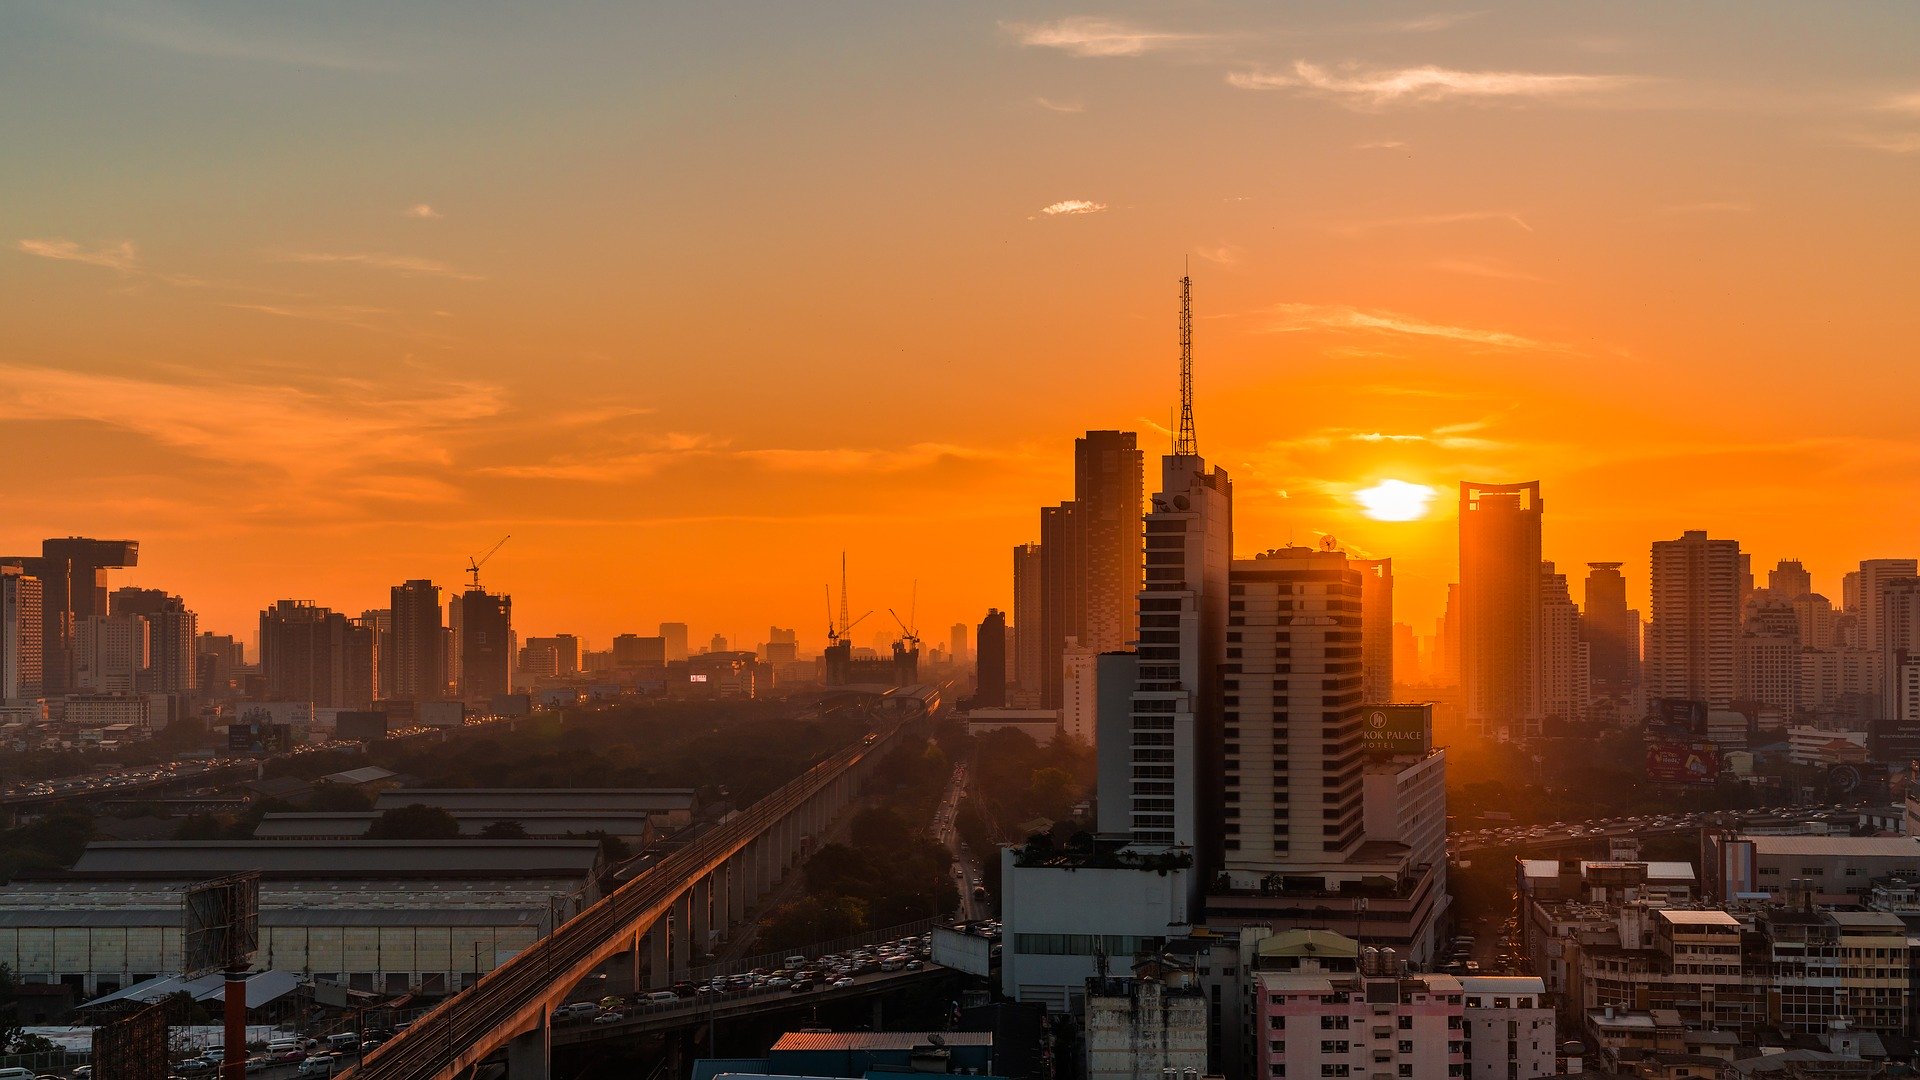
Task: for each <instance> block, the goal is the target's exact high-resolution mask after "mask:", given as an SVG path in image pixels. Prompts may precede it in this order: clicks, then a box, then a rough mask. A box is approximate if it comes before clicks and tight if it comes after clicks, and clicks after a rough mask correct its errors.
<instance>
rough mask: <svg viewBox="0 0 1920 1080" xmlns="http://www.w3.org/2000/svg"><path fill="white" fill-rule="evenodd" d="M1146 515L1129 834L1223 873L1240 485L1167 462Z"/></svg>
mask: <svg viewBox="0 0 1920 1080" xmlns="http://www.w3.org/2000/svg"><path fill="white" fill-rule="evenodd" d="M1151 506H1152V508H1151V509H1150V510H1149V511H1148V512H1147V518H1146V581H1145V583H1144V584H1143V585H1142V586H1141V590H1140V615H1139V619H1140V631H1139V635H1140V636H1139V645H1138V646H1137V647H1136V649H1135V656H1136V662H1137V665H1138V674H1137V676H1136V681H1135V686H1134V691H1133V695H1132V703H1131V710H1132V711H1131V714H1130V719H1129V724H1130V728H1131V731H1130V736H1131V737H1130V739H1129V740H1128V741H1127V745H1128V747H1129V750H1130V753H1129V760H1128V763H1127V764H1128V766H1130V769H1129V772H1130V785H1131V791H1130V796H1131V797H1130V799H1129V800H1128V805H1127V818H1128V821H1129V831H1130V832H1131V834H1132V837H1133V841H1134V843H1135V844H1138V845H1142V846H1147V847H1162V848H1164V847H1174V846H1179V847H1185V848H1188V849H1190V850H1192V851H1194V852H1196V853H1199V854H1201V855H1202V856H1206V855H1208V854H1209V853H1208V852H1205V851H1203V850H1202V845H1203V844H1204V845H1206V846H1207V847H1208V848H1210V849H1212V852H1211V854H1212V855H1213V856H1214V857H1215V859H1214V860H1213V861H1210V865H1214V866H1217V865H1219V864H1218V862H1217V854H1218V849H1219V846H1220V845H1219V838H1220V836H1221V831H1220V821H1219V814H1218V809H1217V808H1218V807H1219V805H1220V779H1219V778H1220V707H1221V695H1220V679H1221V673H1220V666H1221V664H1222V663H1223V662H1224V661H1225V656H1226V636H1227V579H1228V576H1229V574H1230V572H1231V569H1232V564H1233V483H1232V481H1230V480H1229V479H1228V478H1227V472H1226V470H1225V469H1222V468H1220V467H1218V466H1215V467H1214V468H1213V469H1212V470H1211V471H1209V470H1208V468H1207V463H1206V461H1205V460H1203V459H1202V458H1201V457H1200V455H1199V454H1198V453H1197V452H1192V453H1173V454H1168V455H1167V456H1166V457H1164V458H1162V459H1161V466H1160V491H1159V492H1158V493H1157V494H1155V495H1154V497H1153V501H1152V504H1151ZM1043 546H1044V545H1043ZM1102 681H1103V682H1104V681H1105V680H1104V673H1103V680H1102ZM1103 696H1104V695H1103ZM1100 739H1101V740H1102V741H1103V742H1104V741H1105V739H1106V734H1105V732H1104V731H1103V732H1102V733H1101V735H1100ZM1208 861H1209V860H1207V859H1205V858H1203V862H1208Z"/></svg>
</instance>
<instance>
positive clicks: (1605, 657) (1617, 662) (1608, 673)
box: [1580, 562, 1640, 716]
mask: <svg viewBox="0 0 1920 1080" xmlns="http://www.w3.org/2000/svg"><path fill="white" fill-rule="evenodd" d="M1622 565H1624V564H1622V563H1617V562H1596V563H1588V564H1587V581H1586V596H1585V599H1586V608H1585V610H1584V611H1582V612H1581V613H1580V637H1581V640H1583V641H1585V642H1586V643H1587V676H1588V682H1589V684H1590V690H1591V700H1593V701H1599V700H1608V701H1610V702H1612V712H1613V713H1614V714H1615V715H1620V714H1621V713H1624V712H1626V711H1627V710H1628V706H1630V705H1633V704H1634V703H1635V701H1636V697H1637V695H1638V693H1639V690H1640V612H1639V611H1638V610H1636V609H1634V608H1630V607H1628V606H1627V579H1626V577H1625V576H1624V575H1622V574H1621V573H1620V567H1621V566H1622ZM1635 715H1636V716H1637V715H1638V714H1637V713H1636V714H1635Z"/></svg>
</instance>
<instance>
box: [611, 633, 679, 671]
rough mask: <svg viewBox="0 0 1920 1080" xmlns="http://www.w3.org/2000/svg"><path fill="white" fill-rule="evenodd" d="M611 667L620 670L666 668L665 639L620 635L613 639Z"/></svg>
mask: <svg viewBox="0 0 1920 1080" xmlns="http://www.w3.org/2000/svg"><path fill="white" fill-rule="evenodd" d="M613 666H614V667H620V668H640V667H666V666H667V639H666V638H664V637H641V636H640V635H639V634H621V635H619V636H618V637H616V638H614V639H613Z"/></svg>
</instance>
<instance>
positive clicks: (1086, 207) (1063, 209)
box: [1040, 199, 1107, 217]
mask: <svg viewBox="0 0 1920 1080" xmlns="http://www.w3.org/2000/svg"><path fill="white" fill-rule="evenodd" d="M1106 208H1107V204H1106V203H1100V202H1091V201H1089V200H1086V199H1062V200H1060V201H1059V202H1057V203H1053V204H1051V205H1048V206H1043V207H1041V208H1040V212H1041V213H1043V214H1046V215H1047V216H1049V217H1058V216H1059V215H1061V214H1098V213H1100V212H1101V211H1102V210H1105V209H1106Z"/></svg>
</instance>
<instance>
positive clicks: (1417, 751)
mask: <svg viewBox="0 0 1920 1080" xmlns="http://www.w3.org/2000/svg"><path fill="white" fill-rule="evenodd" d="M1360 742H1361V746H1363V747H1364V748H1365V749H1366V752H1367V756H1368V757H1377V758H1381V757H1398V756H1401V755H1410V756H1413V757H1419V756H1421V755H1423V754H1425V753H1426V752H1427V751H1428V750H1429V749H1431V748H1432V747H1433V706H1432V705H1426V704H1421V705H1365V706H1362V707H1361V710H1360Z"/></svg>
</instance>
